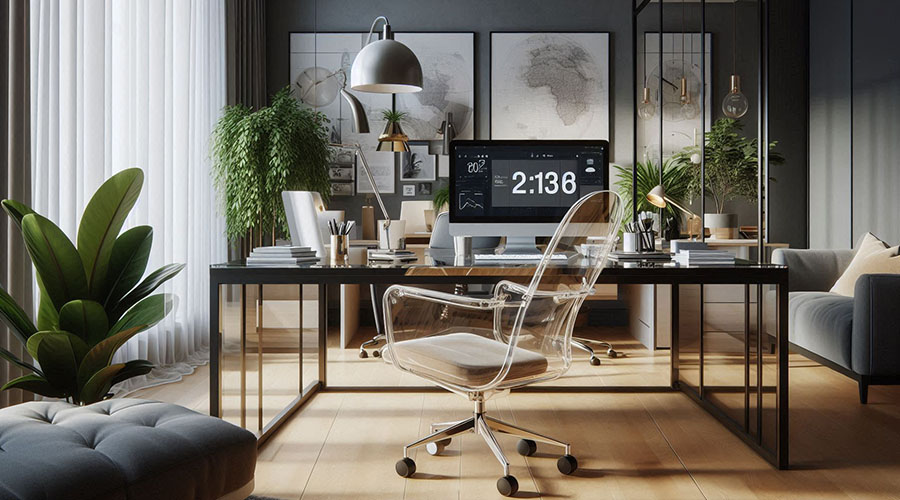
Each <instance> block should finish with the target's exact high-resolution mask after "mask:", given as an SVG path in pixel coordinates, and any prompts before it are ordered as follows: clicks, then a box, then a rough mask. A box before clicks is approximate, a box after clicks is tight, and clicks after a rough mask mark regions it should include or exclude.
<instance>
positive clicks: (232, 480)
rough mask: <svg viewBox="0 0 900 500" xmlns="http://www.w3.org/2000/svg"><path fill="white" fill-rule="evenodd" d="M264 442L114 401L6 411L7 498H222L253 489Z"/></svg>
mask: <svg viewBox="0 0 900 500" xmlns="http://www.w3.org/2000/svg"><path fill="white" fill-rule="evenodd" d="M255 467H256V437H255V436H254V435H253V434H252V433H250V432H248V431H246V430H243V429H241V428H239V427H236V426H234V425H232V424H229V423H228V422H225V421H223V420H220V419H217V418H213V417H209V416H205V415H201V414H199V413H196V412H194V411H191V410H188V409H187V408H183V407H180V406H176V405H172V404H166V403H159V402H155V401H145V400H139V399H112V400H107V401H101V402H99V403H95V404H92V405H89V406H85V407H79V406H74V405H71V404H68V403H64V402H50V401H33V402H28V403H23V404H20V405H16V406H12V407H9V408H4V409H2V410H0V498H2V499H6V498H10V499H11V498H16V499H49V498H66V499H69V500H79V499H92V500H93V499H97V500H99V499H151V498H152V499H159V498H166V499H194V498H210V499H212V498H219V497H222V496H223V495H225V494H227V493H230V492H233V491H235V490H239V489H240V488H241V487H243V486H244V485H246V484H248V483H250V482H251V481H252V480H253V475H254V470H255Z"/></svg>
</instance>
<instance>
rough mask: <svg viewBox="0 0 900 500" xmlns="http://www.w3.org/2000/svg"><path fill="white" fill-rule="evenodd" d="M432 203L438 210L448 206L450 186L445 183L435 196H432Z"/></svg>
mask: <svg viewBox="0 0 900 500" xmlns="http://www.w3.org/2000/svg"><path fill="white" fill-rule="evenodd" d="M431 204H432V206H434V209H435V210H436V211H439V210H441V209H442V208H444V207H448V206H449V204H450V186H449V185H444V186H441V188H440V189H438V190H437V191H435V192H434V196H433V197H432V198H431Z"/></svg>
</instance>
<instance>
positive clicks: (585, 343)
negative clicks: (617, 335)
mask: <svg viewBox="0 0 900 500" xmlns="http://www.w3.org/2000/svg"><path fill="white" fill-rule="evenodd" d="M589 344H597V345H599V346H602V347H605V348H606V357H608V358H617V357H618V356H619V353H618V352H616V350H615V349H613V346H612V344H610V343H609V342H604V341H602V340H593V339H585V338H581V337H572V347H575V348H577V349H581V350H582V351H584V352H586V353H588V356H590V358H588V362H589V363H590V364H592V365H594V366H598V365H600V358H598V357H597V355H596V354H595V353H594V349H593V348H592V347H591V346H590V345H589Z"/></svg>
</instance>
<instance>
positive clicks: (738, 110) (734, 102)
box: [722, 75, 750, 120]
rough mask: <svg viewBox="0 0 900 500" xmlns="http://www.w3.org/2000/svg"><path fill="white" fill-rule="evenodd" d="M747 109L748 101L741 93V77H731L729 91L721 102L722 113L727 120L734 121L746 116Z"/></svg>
mask: <svg viewBox="0 0 900 500" xmlns="http://www.w3.org/2000/svg"><path fill="white" fill-rule="evenodd" d="M748 109H750V101H748V100H747V96H745V95H744V94H743V93H742V92H741V77H740V76H738V75H731V91H730V92H728V95H726V96H725V99H724V100H723V101H722V112H723V113H725V116H727V117H728V118H733V119H735V120H736V119H738V118H740V117H742V116H744V115H745V114H747V110H748Z"/></svg>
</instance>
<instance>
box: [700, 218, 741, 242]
mask: <svg viewBox="0 0 900 500" xmlns="http://www.w3.org/2000/svg"><path fill="white" fill-rule="evenodd" d="M703 226H704V227H707V228H709V233H710V238H711V239H727V238H736V237H737V230H738V217H737V214H704V216H703Z"/></svg>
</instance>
